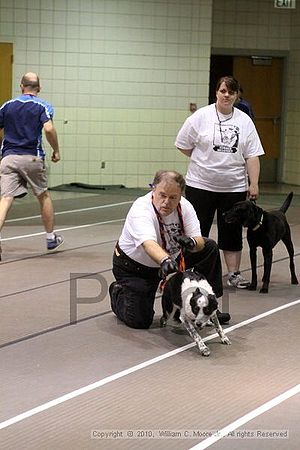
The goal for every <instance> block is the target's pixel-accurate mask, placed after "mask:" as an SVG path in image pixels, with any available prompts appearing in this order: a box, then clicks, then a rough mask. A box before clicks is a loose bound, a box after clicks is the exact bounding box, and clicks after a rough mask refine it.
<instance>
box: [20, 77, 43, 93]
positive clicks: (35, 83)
mask: <svg viewBox="0 0 300 450" xmlns="http://www.w3.org/2000/svg"><path fill="white" fill-rule="evenodd" d="M21 89H22V92H23V93H26V92H32V93H35V94H37V93H38V92H40V79H39V77H38V75H37V74H36V73H34V72H27V73H25V74H24V75H23V76H22V79H21Z"/></svg>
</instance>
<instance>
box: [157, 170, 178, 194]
mask: <svg viewBox="0 0 300 450" xmlns="http://www.w3.org/2000/svg"><path fill="white" fill-rule="evenodd" d="M161 181H175V183H177V184H178V185H179V187H180V190H181V192H184V190H185V180H184V178H183V176H182V175H181V173H179V172H176V171H175V170H159V171H158V172H156V174H155V175H154V179H153V182H152V184H151V187H154V186H156V185H157V184H159V183H160V182H161Z"/></svg>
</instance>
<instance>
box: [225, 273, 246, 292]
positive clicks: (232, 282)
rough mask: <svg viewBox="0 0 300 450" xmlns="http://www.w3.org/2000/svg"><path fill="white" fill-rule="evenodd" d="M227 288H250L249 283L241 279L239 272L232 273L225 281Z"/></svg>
mask: <svg viewBox="0 0 300 450" xmlns="http://www.w3.org/2000/svg"><path fill="white" fill-rule="evenodd" d="M227 286H232V287H235V288H238V289H247V288H248V287H249V286H250V281H248V280H245V278H243V277H242V275H241V272H234V274H233V275H231V276H230V277H229V278H228V280H227Z"/></svg>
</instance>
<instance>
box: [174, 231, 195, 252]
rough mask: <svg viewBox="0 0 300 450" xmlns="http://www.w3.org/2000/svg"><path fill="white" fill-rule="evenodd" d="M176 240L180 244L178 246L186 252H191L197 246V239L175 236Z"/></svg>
mask: <svg viewBox="0 0 300 450" xmlns="http://www.w3.org/2000/svg"><path fill="white" fill-rule="evenodd" d="M174 239H175V241H176V242H178V244H180V246H181V247H182V248H184V249H185V250H188V251H190V252H191V251H192V250H193V249H194V248H195V247H196V245H197V243H196V241H195V239H194V238H191V237H188V236H184V235H182V236H175V237H174Z"/></svg>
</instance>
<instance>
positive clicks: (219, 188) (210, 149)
mask: <svg viewBox="0 0 300 450" xmlns="http://www.w3.org/2000/svg"><path fill="white" fill-rule="evenodd" d="M238 92H239V83H238V81H237V80H235V79H234V78H233V77H231V76H226V77H222V78H220V80H219V81H218V83H217V87H216V103H214V104H211V105H208V106H204V107H203V108H200V109H198V110H197V111H196V112H194V114H192V115H191V116H190V117H188V118H187V119H186V121H185V122H184V124H183V126H182V128H181V129H180V131H179V133H178V135H177V138H176V142H175V145H176V147H177V148H178V149H179V150H180V151H181V152H182V153H183V154H185V155H186V156H188V157H190V162H189V166H188V171H187V175H186V198H187V199H188V200H189V201H190V202H191V203H192V204H193V206H194V208H195V210H196V213H197V216H198V219H199V221H200V224H201V232H202V236H205V237H208V236H209V232H210V229H211V226H212V223H213V219H214V215H215V212H216V211H217V228H218V245H219V248H220V249H221V250H223V253H224V259H225V262H226V265H227V269H228V281H227V284H228V285H229V286H234V287H236V288H247V287H248V285H249V282H248V281H247V280H244V279H243V278H242V276H241V274H240V271H239V269H240V263H241V254H242V246H243V244H242V227H241V226H240V225H236V224H227V223H225V221H224V219H223V216H222V214H223V212H224V211H227V210H228V209H230V208H231V207H232V205H233V204H234V203H236V202H238V201H242V200H245V199H246V198H247V196H248V198H249V199H252V200H256V199H257V197H258V180H259V171H260V163H259V156H261V155H263V154H264V150H263V148H262V145H261V142H260V139H259V136H258V133H257V131H256V128H255V125H254V123H253V121H252V120H251V119H250V117H249V116H247V114H245V113H244V112H242V111H240V110H239V109H237V108H234V106H233V105H234V103H235V102H236V100H237V97H238Z"/></svg>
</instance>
